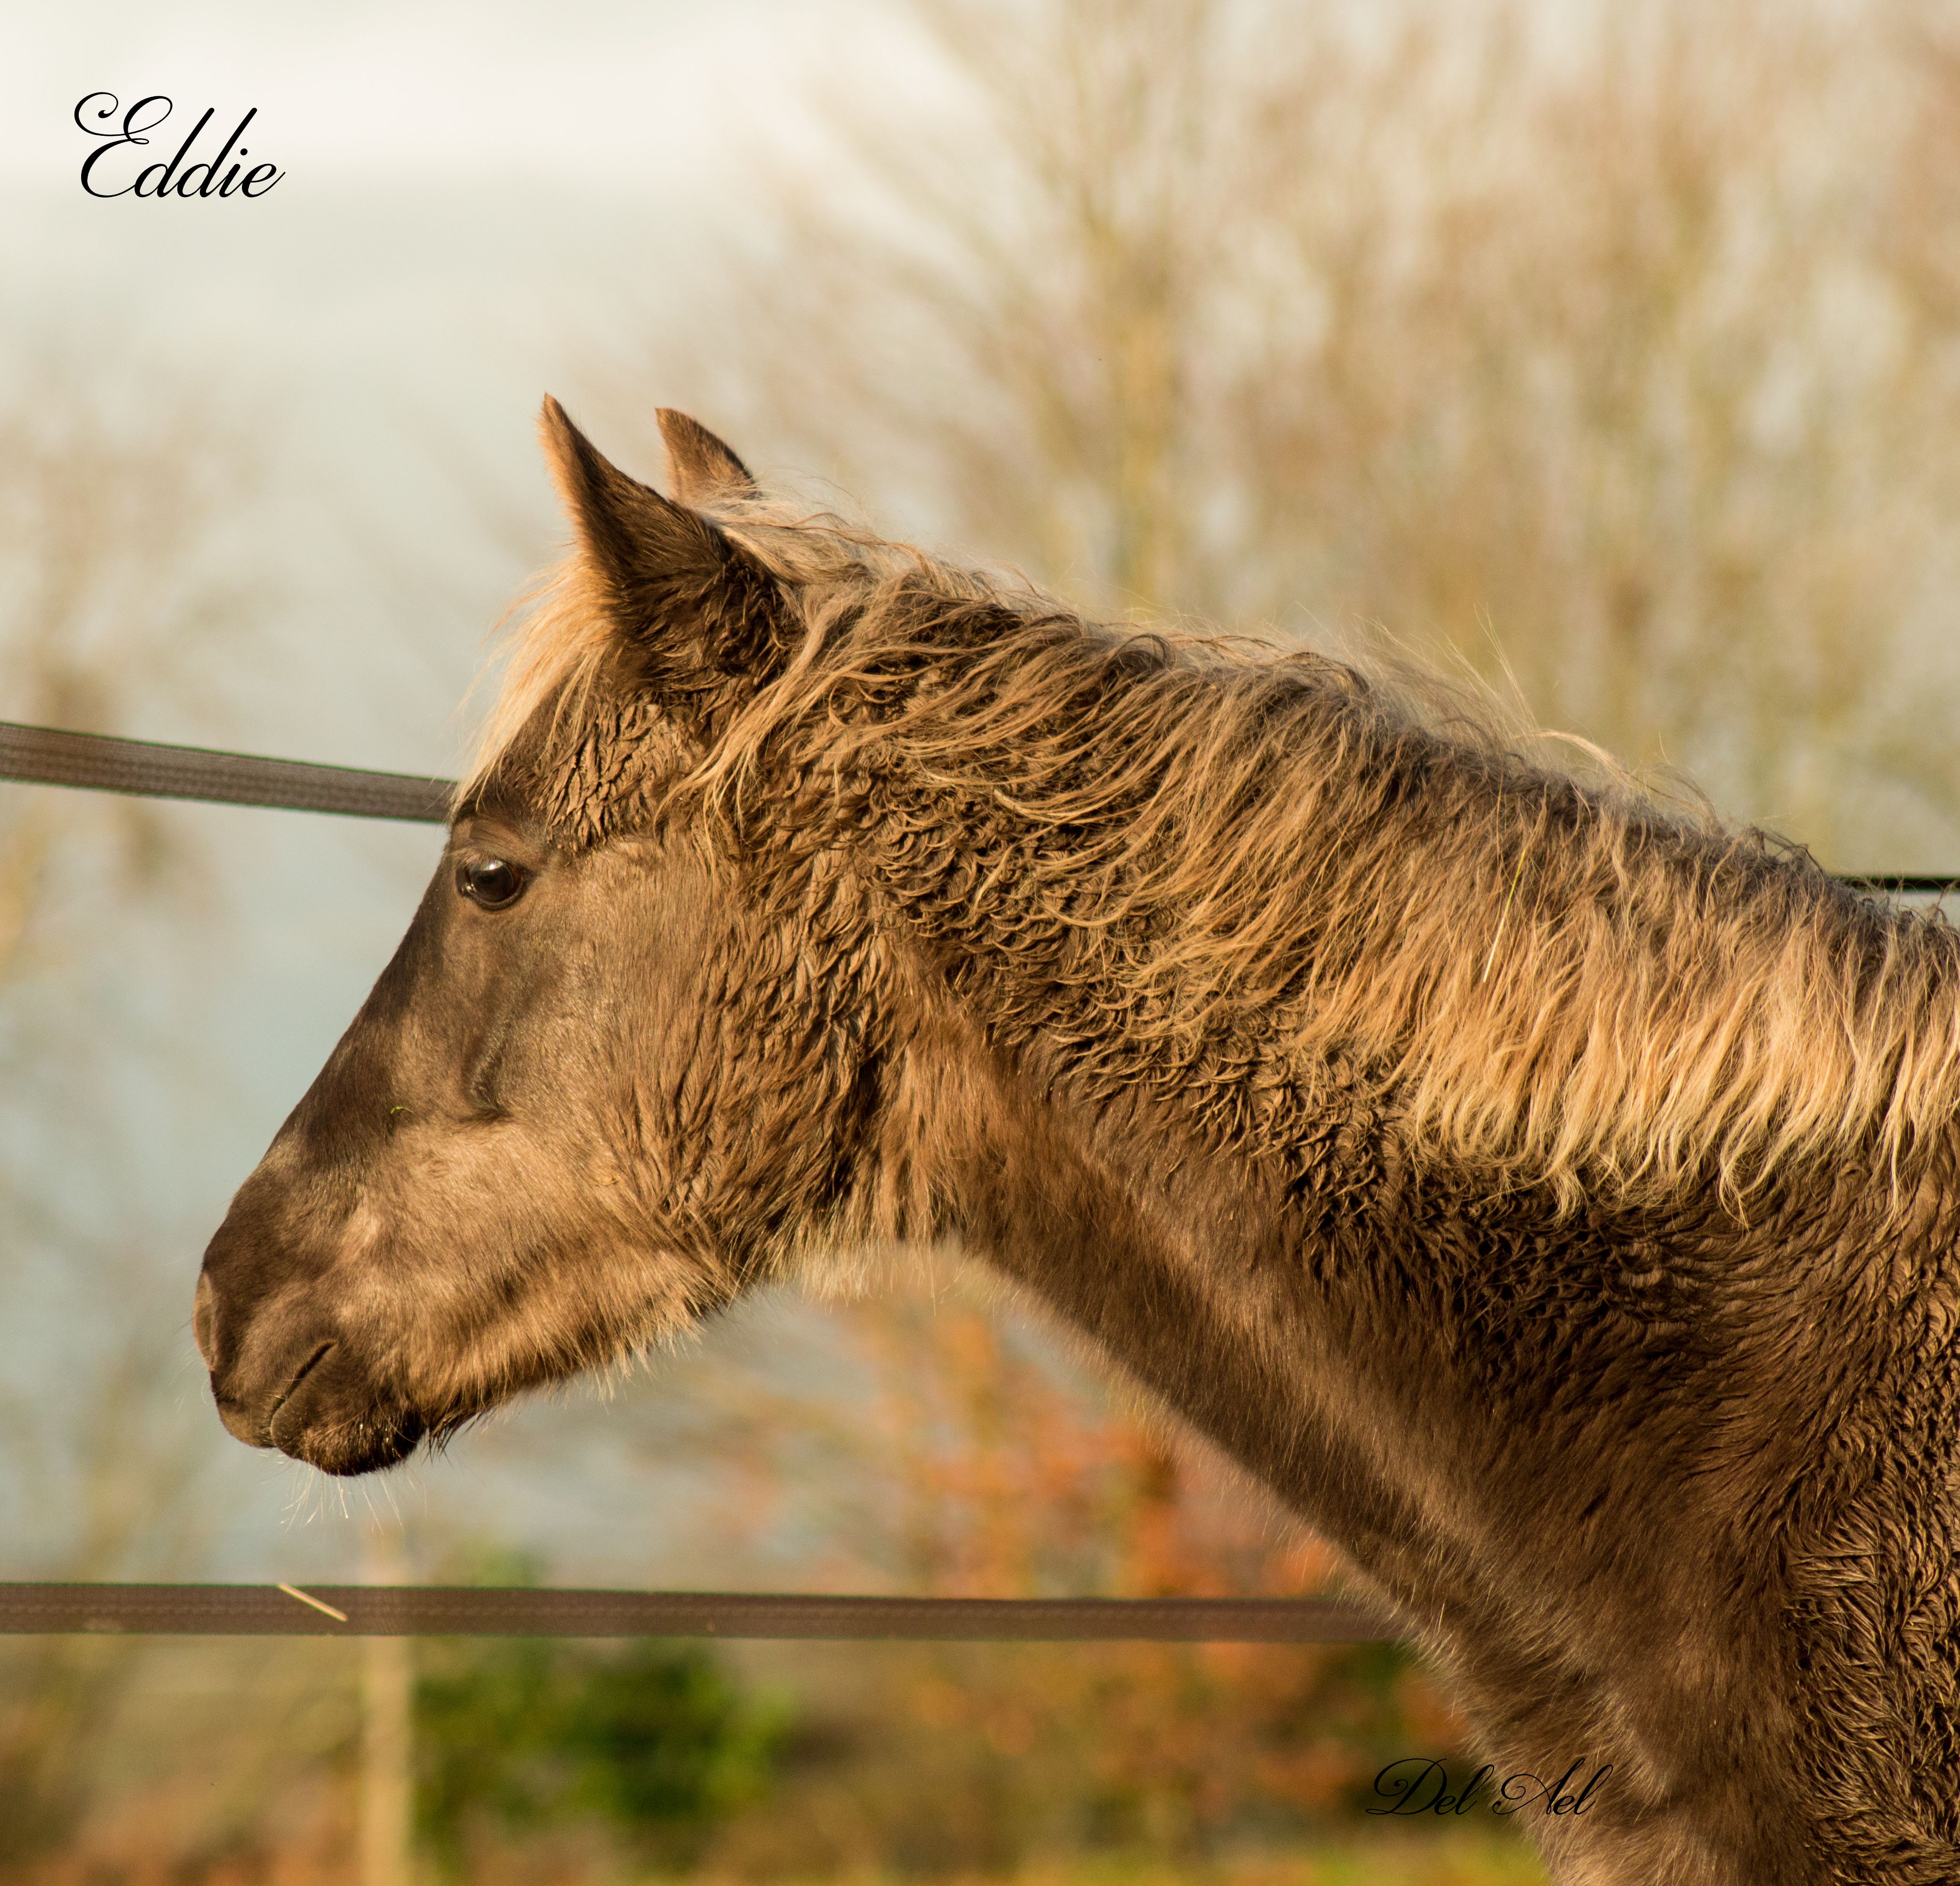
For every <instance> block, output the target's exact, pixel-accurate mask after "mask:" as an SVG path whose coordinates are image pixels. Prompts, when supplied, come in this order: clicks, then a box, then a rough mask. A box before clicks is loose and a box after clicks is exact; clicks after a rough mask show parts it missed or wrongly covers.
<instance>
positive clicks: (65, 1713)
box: [0, 349, 243, 1871]
mask: <svg viewBox="0 0 1960 1886" xmlns="http://www.w3.org/2000/svg"><path fill="white" fill-rule="evenodd" d="M131 381H132V383H125V382H124V381H123V380H121V379H120V378H119V377H118V376H117V375H116V374H115V373H114V372H113V371H109V370H107V369H105V368H104V367H103V364H102V363H101V362H100V361H90V360H87V359H85V358H84V357H83V356H82V355H81V354H80V353H79V352H78V351H75V350H73V349H61V350H50V351H48V352H46V353H44V354H43V355H41V356H40V357H39V358H37V359H35V360H34V361H32V362H31V363H22V371H21V372H20V373H19V374H18V377H17V378H16V379H15V380H14V381H13V382H12V383H11V384H9V385H8V386H6V387H5V389H4V393H5V397H4V399H0V703H4V705H3V706H0V712H4V713H5V715H6V716H7V717H9V718H12V719H17V720H27V721H30V722H38V723H42V724H53V725H57V726H62V727H76V728H79V729H81V730H94V731H115V730H117V729H118V728H119V727H122V726H124V725H126V724H127V720H128V718H129V717H130V716H131V715H132V714H134V713H136V712H138V711H141V709H142V707H143V706H144V705H145V702H146V699H147V698H148V697H149V696H150V695H153V694H155V693H159V692H161V693H164V694H171V693H177V692H182V691H183V690H186V689H189V690H192V691H195V690H196V689H199V687H201V686H202V685H208V682H209V679H210V676H211V673H212V670H211V669H210V668H209V667H208V666H206V665H205V663H206V658H207V657H208V656H209V655H210V654H212V652H213V651H212V644H213V642H214V641H215V638H216V636H217V634H218V631H219V630H220V628H221V625H223V623H224V622H225V621H226V620H227V619H228V616H229V615H230V613H231V609H230V602H231V592H230V589H229V587H228V585H227V584H224V583H221V581H220V580H218V578H217V577H216V576H215V574H214V565H215V552H216V551H217V550H218V549H219V547H220V546H219V545H218V544H217V542H216V541H215V539H216V538H217V536H218V533H219V526H220V520H221V518H222V517H223V516H224V513H225V510H226V509H227V507H228V502H229V501H230V499H231V498H232V497H233V496H234V495H235V494H236V492H237V490H238V489H240V488H241V484H242V474H243V453H242V448H241V441H240V439H239V438H237V437H233V436H231V433H230V431H228V428H226V427H225V426H224V425H223V424H222V423H221V421H218V420H216V419H215V418H213V416H212V413H211V412H210V410H209V409H208V406H206V405H205V403H204V402H202V401H201V400H199V399H196V398H194V397H186V398H185V399H183V401H181V402H179V403H177V404H176V405H172V404H170V402H167V401H165V400H163V399H160V398H158V397H157V395H156V393H155V390H154V387H150V388H145V387H143V386H142V383H141V380H140V377H137V376H134V375H132V376H131ZM196 866H197V860H196V857H195V855H194V854H192V853H191V852H189V851H187V850H186V848H185V847H184V846H183V844H181V843H180V842H177V841H175V840H173V837H172V835H171V830H170V826H169V825H168V823H167V822H166V821H165V820H164V819H161V818H160V817H159V816H158V815H157V813H156V812H155V811H154V809H151V808H150V807H148V806H146V805H145V804H144V803H142V802H141V801H135V800H121V799H114V798H107V797H97V796H96V795H93V794H75V793H62V792H57V791H55V790H49V789H41V788H33V787H18V786H0V1070H4V1073H5V1087H4V1091H0V1220H4V1226H5V1235H4V1241H0V1291H4V1292H5V1299H6V1302H7V1305H8V1309H7V1313H6V1315H5V1318H4V1321H5V1328H6V1332H7V1340H6V1341H5V1343H4V1344H0V1411H4V1417H5V1427H6V1433H7V1442H8V1444H7V1447H6V1449H5V1452H4V1454H0V1512H5V1515H6V1516H7V1533H8V1541H9V1550H8V1564H7V1566H6V1568H5V1569H6V1570H7V1573H8V1575H9V1576H14V1577H19V1576H41V1577H53V1578H64V1579H106V1578H116V1577H132V1576H133V1577H142V1576H158V1575H160V1574H167V1573H168V1572H169V1571H170V1570H172V1569H173V1568H180V1567H181V1566H182V1565H183V1563H184V1562H185V1560H186V1556H187V1554H188V1553H189V1550H190V1549H191V1547H192V1544H193V1543H194V1541H192V1538H191V1536H190V1533H189V1526H190V1521H189V1506H188V1503H186V1501H185V1500H184V1498H183V1496H184V1493H185V1492H186V1487H187V1484H188V1481H189V1477H190V1475H191V1473H192V1468H193V1461H194V1458H195V1455H196V1444H195V1442H194V1440H193V1439H192V1436H190V1435H189V1434H188V1433H186V1426H185V1423H183V1421H182V1420H180V1419H178V1418H177V1411H176V1410H174V1409H173V1407H171V1405H170V1388H171V1387H172V1386H173V1382H174V1381H175V1379H177V1376H179V1375H180V1372H181V1370H180V1364H181V1356H180V1341H181V1337H182V1325H183V1313H182V1311H181V1308H180V1306H171V1307H170V1309H169V1310H168V1311H167V1310H166V1309H164V1306H163V1305H162V1304H161V1303H160V1302H159V1299H158V1293H157V1284H158V1282H159V1279H158V1277H157V1271H156V1267H155V1266H154V1264H153V1263H149V1262H146V1261H145V1259H144V1256H143V1255H142V1254H140V1252H139V1240H140V1239H141V1238H142V1236H143V1233H144V1232H146V1231H148V1230H150V1229H151V1227H150V1226H148V1225H147V1224H145V1223H144V1213H143V1210H142V1200H141V1197H140V1191H132V1192H131V1193H130V1194H129V1195H127V1196H119V1195H118V1194H119V1191H120V1189H121V1188H120V1187H119V1181H118V1179H117V1177H116V1174H117V1173H118V1172H119V1170H120V1169H122V1168H123V1166H124V1162H123V1161H122V1159H119V1158H118V1157H117V1156H116V1150H115V1147H114V1127H113V1118H114V1113H115V1109H114V1108H113V1106H111V1105H109V1104H108V1103H107V1099H106V1096H105V1083H106V1082H107V1080H108V1079H109V1073H108V1067H107V1062H108V1057H109V1055H110V1053H111V1052H117V1053H120V1052H126V1051H129V1049H130V1048H132V1046H133V1047H134V1048H135V1050H136V1051H137V1052H138V1054H144V1053H145V1052H146V1051H147V1052H148V1053H151V1054H155V1055H157V1056H158V1057H163V1056H164V1055H166V1054H169V1055H170V1058H171V1070H170V1081H171V1084H172V1086H173V1087H175V1088H178V1089H181V1088H182V1087H183V1086H184V1085H185V1084H186V1083H188V1082H189V1081H190V1080H192V1079H194V1078H195V1076H194V1073H193V1070H192V1063H191V1061H190V1057H188V1056H187V1055H186V1054H183V1053H182V1052H181V1051H180V1050H181V1044H170V1043H169V1042H167V1041H166V1040H165V1039H164V1038H163V1037H161V1036H160V1035H159V1036H152V1035H150V1034H149V1031H148V1024H147V1023H145V1021H144V1020H143V1019H142V1012H143V1005H142V1003H140V1002H138V1003H124V1002H122V1001H119V1000H117V999H116V992H114V991H113V989H112V988H111V987H110V985H111V984H113V979H114V972H112V971H110V969H109V968H108V967H107V965H105V962H104V961H103V954H104V949H103V946H104V945H105V943H110V941H111V940H122V941H127V940H129V938H130V937H132V933H134V932H135V929H136V927H137V926H138V925H139V924H140V922H141V920H142V916H143V915H144V914H145V911H148V910H150V909H153V908H155V907H156V906H157V905H158V904H159V903H160V902H162V901H164V900H172V901H174V902H176V903H177V907H178V910H179V913H180V914H183V911H184V909H185V908H186V898H187V896H188V901H189V902H190V903H192V904H194V902H195V899H196V892H197V889H198V887H199V883H200V881H201V874H200V873H199V871H198V870H197V868H196ZM127 968H128V965H127V964H126V963H125V964H123V965H122V969H123V971H124V972H126V970H127ZM105 1023H122V1026H113V1025H112V1026H103V1025H104V1024H105ZM173 1049H174V1050H177V1051H175V1052H173ZM55 1134H59V1135H61V1136H62V1138H63V1139H65V1141H66V1143H68V1146H69V1147H70V1148H71V1149H73V1148H80V1147H84V1146H86V1147H87V1148H88V1149H89V1153H88V1155H87V1156H78V1155H77V1154H76V1153H74V1152H73V1151H71V1153H70V1154H69V1156H67V1157H65V1158H62V1159H56V1160H52V1161H51V1160H50V1159H49V1137H51V1136H52V1135H55ZM0 1656H4V1671H5V1678H4V1684H0V1871H7V1870H12V1869H19V1868H21V1867H24V1866H25V1865H28V1864H29V1863H30V1862H32V1861H33V1860H34V1859H37V1857H38V1856H42V1855H44V1854H46V1853H49V1852H50V1851H52V1850H55V1849H58V1848H59V1846H61V1844H62V1843H63V1842H64V1841H65V1840H66V1838H67V1837H68V1835H69V1834H70V1833H71V1832H72V1829H73V1827H74V1826H75V1824H76V1822H77V1820H78V1817H79V1816H80V1814H81V1812H82V1811H83V1809H84V1806H85V1804H86V1800H87V1793H88V1790H89V1787H90V1785H91V1779H92V1776H91V1764H90V1760H89V1757H90V1754H91V1750H92V1749H93V1748H94V1746H95V1744H96V1742H97V1738H98V1737H99V1735H100V1731H101V1729H102V1727H103V1723H104V1722H105V1720H106V1719H107V1716H108V1715H109V1713H110V1712H111V1711H112V1710H113V1708H114V1707H115V1706H116V1700H117V1699H118V1697H119V1695H120V1694H121V1692H122V1689H123V1687H124V1686H125V1685H126V1682H127V1681H128V1679H129V1675H130V1673H131V1670H132V1662H133V1656H134V1647H133V1646H129V1645H127V1644H125V1643H117V1642H114V1641H110V1640H81V1641H78V1640H72V1639H61V1638H49V1639H37V1640H26V1641H24V1642H21V1643H15V1644H13V1645H11V1646H7V1648H6V1649H5V1651H4V1652H0Z"/></svg>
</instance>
